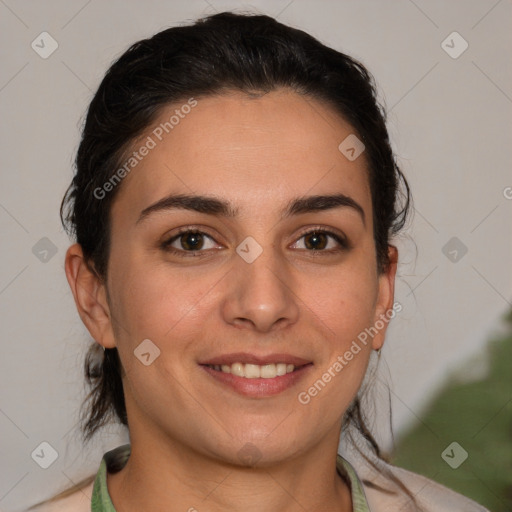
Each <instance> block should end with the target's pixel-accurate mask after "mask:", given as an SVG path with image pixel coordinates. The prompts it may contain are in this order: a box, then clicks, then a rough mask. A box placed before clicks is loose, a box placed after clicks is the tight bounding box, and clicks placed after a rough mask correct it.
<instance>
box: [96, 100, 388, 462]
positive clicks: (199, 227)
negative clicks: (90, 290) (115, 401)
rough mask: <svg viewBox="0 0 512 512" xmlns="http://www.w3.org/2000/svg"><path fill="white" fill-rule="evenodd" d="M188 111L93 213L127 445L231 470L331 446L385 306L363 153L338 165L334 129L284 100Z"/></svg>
mask: <svg viewBox="0 0 512 512" xmlns="http://www.w3.org/2000/svg"><path fill="white" fill-rule="evenodd" d="M184 104H186V102H184ZM190 104H192V103H190ZM194 105H195V106H193V107H191V108H180V107H181V105H173V106H172V107H168V108H166V109H165V110H163V111H162V112H161V115H160V116H159V118H158V120H157V121H156V123H155V124H154V125H152V127H151V128H150V129H148V130H147V132H146V133H145V134H144V135H143V136H142V137H141V138H140V140H139V141H138V142H137V143H136V144H134V146H133V150H134V151H137V155H138V156H137V155H136V156H135V158H137V164H136V165H135V166H133V168H132V169H131V170H130V172H129V174H128V175H127V176H126V177H125V178H124V180H123V182H122V185H121V187H122V188H121V190H120V191H119V194H118V196H117V197H116V199H115V201H114V203H113V206H112V210H111V219H112V230H111V252H110V259H109V267H108V280H107V290H108V297H109V301H108V310H109V316H110V318H111V319H112V324H111V328H107V329H103V330H102V331H101V334H97V335H96V339H97V340H98V341H99V342H100V343H102V344H103V345H105V346H107V347H113V346H116V347H117V348H118V350H119V354H120V358H121V361H122V365H123V367H124V369H125V372H126V375H125V377H124V381H123V382H124V388H125V395H126V402H127V409H128V421H129V424H130V434H131V438H132V442H133V441H134V439H135V438H138V439H139V440H140V441H139V442H140V443H144V442H146V443H151V442H156V441H158V442H161V441H162V440H164V439H167V440H169V439H171V440H173V442H175V443H176V444H177V445H179V446H182V447H187V448H190V449H192V450H195V451H196V452H198V453H200V454H202V455H206V456H209V457H214V458H218V459H222V460H228V461H231V462H235V463H240V462H241V461H244V460H245V461H251V460H252V462H254V461H255V460H256V459H260V458H261V462H269V463H271V462H273V461H277V460H285V459H286V458H288V457H292V456H296V455H298V454H300V453H303V452H305V451H306V450H309V449H312V448H313V447H314V446H318V443H320V442H322V441H325V440H327V439H329V440H330V441H329V442H332V443H334V442H335V443H336V445H337V440H338V436H339V430H340V427H341V421H342V416H343V413H344V412H345V410H346V408H347V407H348V405H349V404H350V402H351V401H352V399H353V398H354V396H355V394H356V392H357V390H358V388H359V386H360V384H361V381H362V378H363V376H364V373H365V370H366V367H367V363H368V358H369V356H370V353H371V350H372V348H373V349H378V348H380V345H381V344H382V342H383V337H384V332H385V326H384V327H382V328H381V329H378V333H377V334H375V335H374V336H373V337H372V336H368V334H367V336H366V344H364V343H362V342H361V340H362V338H364V336H363V335H362V334H361V333H364V332H365V329H369V328H370V327H372V326H374V324H375V323H376V322H377V321H378V320H379V319H382V318H383V315H384V313H385V312H386V311H388V310H389V309H390V308H391V306H392V303H393V296H392V295H393V281H394V272H395V265H391V267H390V270H389V271H388V272H387V273H385V274H381V275H379V274H378V273H377V266H376V253H375V245H374V238H373V224H372V203H371V196H370V190H369V185H368V176H367V170H366V167H365V165H366V162H365V154H364V152H363V153H362V154H361V155H360V156H359V157H358V158H356V159H355V160H354V159H353V158H351V159H348V158H347V157H346V156H344V154H343V153H342V152H341V151H340V149H338V146H339V145H340V143H341V142H342V141H344V140H345V139H346V138H347V137H348V136H349V135H351V134H352V133H353V130H352V129H351V126H350V125H349V124H347V123H346V122H344V121H343V120H342V119H340V118H339V117H338V116H337V115H335V114H334V113H333V112H332V110H331V109H330V108H328V107H326V106H325V105H323V104H321V103H319V102H317V101H314V100H312V99H305V98H304V97H301V96H299V95H297V94H295V93H292V92H289V91H285V90H279V91H275V92H272V93H269V94H267V95H265V96H263V97H261V98H249V97H248V96H247V95H244V94H241V93H233V94H229V95H227V94H226V95H222V96H218V97H210V98H204V99H198V100H197V104H194ZM176 110H179V111H180V113H181V114H180V115H179V121H178V122H177V123H176V119H174V120H173V121H172V123H173V124H172V125H171V124H168V125H166V126H167V131H168V133H167V132H166V130H165V129H163V128H162V125H161V124H160V123H165V122H167V121H169V119H170V117H171V116H172V115H173V114H175V111H176ZM169 126H172V128H169ZM159 127H160V128H159ZM157 134H158V136H157ZM148 136H149V137H150V138H151V140H152V142H150V141H149V139H148ZM160 139H161V140H160ZM350 140H351V139H349V141H350ZM143 145H146V147H148V148H149V149H148V151H144V150H142V151H139V148H140V147H141V146H143ZM152 146H154V147H152ZM345 152H346V154H348V155H349V156H352V153H353V152H351V151H350V149H349V150H348V153H347V151H345ZM142 153H145V156H143V155H142ZM132 156H133V155H132ZM132 164H133V162H132ZM178 195H179V196H187V197H188V198H186V199H184V198H182V200H181V201H178V200H176V199H174V200H173V196H178ZM196 196H197V197H199V196H200V198H196V199H194V197H196ZM319 196H326V197H325V198H323V199H322V198H319ZM206 198H208V199H210V201H206ZM154 205H157V206H154ZM183 230H190V231H191V232H192V233H188V234H187V233H182V231H183ZM324 231H325V232H328V233H323V232H324ZM311 232H313V233H312V234H311ZM308 233H310V234H308ZM382 323H383V322H382V321H381V322H380V323H379V325H381V324H382ZM98 332H99V331H97V333H98ZM366 332H367V333H368V331H366ZM372 332H373V331H372ZM358 336H359V340H358ZM98 338H100V339H98ZM144 340H146V341H144ZM147 340H150V341H147ZM354 341H355V342H356V346H357V347H359V350H357V348H355V347H356V346H355V345H354V343H353V342H354ZM141 343H142V345H141ZM347 351H348V352H351V353H352V357H350V356H349V355H348V356H345V354H346V353H347ZM158 354H159V355H158ZM342 361H343V362H342ZM336 362H338V365H336ZM237 363H242V364H241V365H240V364H238V365H237ZM244 363H251V364H254V363H259V365H256V366H245V364H244ZM292 364H293V365H294V370H293V371H291V370H292V367H291V366H289V365H292ZM208 365H211V366H208ZM216 365H223V369H224V371H223V370H222V368H221V370H220V371H219V367H218V366H216ZM283 365H284V366H283ZM340 366H341V369H340ZM285 371H288V372H290V371H291V373H286V374H285V375H277V376H275V375H276V374H277V373H279V374H281V373H283V372H285ZM227 372H229V373H227ZM261 372H263V377H261V376H260V377H259V378H254V379H252V378H249V377H251V376H254V375H261ZM326 374H328V375H327V377H326V376H325V375H326ZM329 376H330V378H329ZM264 377H269V378H264ZM318 381H321V382H320V383H319V382H318ZM315 383H316V387H315ZM315 390H316V391H315ZM248 443H250V444H248ZM251 445H254V446H251Z"/></svg>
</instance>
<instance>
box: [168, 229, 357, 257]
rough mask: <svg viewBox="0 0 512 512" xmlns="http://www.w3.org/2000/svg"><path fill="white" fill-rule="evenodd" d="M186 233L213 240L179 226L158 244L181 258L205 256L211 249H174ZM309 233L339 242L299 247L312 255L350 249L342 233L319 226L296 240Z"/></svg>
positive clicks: (194, 230)
mask: <svg viewBox="0 0 512 512" xmlns="http://www.w3.org/2000/svg"><path fill="white" fill-rule="evenodd" d="M187 233H191V234H197V235H203V236H206V237H207V238H210V239H211V240H213V241H215V240H214V238H213V237H212V236H210V235H209V234H208V233H205V232H204V231H200V230H199V229H197V228H192V227H184V228H181V229H180V230H179V231H178V233H177V234H175V235H173V236H172V237H171V238H169V239H167V240H165V241H164V242H162V244H161V245H160V248H161V249H162V250H164V251H165V252H168V253H171V254H173V255H176V256H179V257H182V258H190V257H193V258H194V257H195V258H197V257H205V256H207V254H201V253H207V252H209V251H211V250H212V249H206V250H202V249H200V250H197V251H186V250H183V249H176V248H174V247H171V244H172V243H173V242H174V241H175V240H177V239H178V238H179V237H180V236H181V235H183V234H187ZM311 234H324V235H327V236H329V237H331V238H333V239H334V240H335V241H336V242H337V243H338V244H339V246H340V247H339V248H337V249H310V250H309V249H300V250H303V251H307V252H309V253H312V254H313V255H316V254H320V253H325V255H329V254H333V253H336V252H340V251H344V250H348V249H350V245H349V243H348V241H347V240H346V238H345V237H343V236H342V235H339V234H337V233H334V232H332V231H329V230H327V229H324V228H320V227H317V228H312V229H308V230H307V231H305V232H303V233H301V235H300V236H299V238H298V239H297V240H300V239H301V238H304V237H305V236H307V235H311Z"/></svg>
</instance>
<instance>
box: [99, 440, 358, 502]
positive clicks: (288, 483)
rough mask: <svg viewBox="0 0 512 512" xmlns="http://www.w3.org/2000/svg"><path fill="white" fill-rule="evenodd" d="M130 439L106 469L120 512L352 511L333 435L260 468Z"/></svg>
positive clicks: (171, 445) (166, 444) (164, 443)
mask: <svg viewBox="0 0 512 512" xmlns="http://www.w3.org/2000/svg"><path fill="white" fill-rule="evenodd" d="M131 439H132V445H131V455H130V458H129V459H128V462H127V463H126V465H125V467H124V468H123V469H122V470H121V471H119V472H118V473H115V474H108V475H107V485H108V489H109V493H110V496H111V499H112V502H113V504H114V507H115V508H116V510H119V511H122V512H132V511H133V512H135V511H140V510H166V511H168V512H174V511H176V512H177V511H180V512H183V511H189V512H194V511H197V512H203V511H204V510H208V511H210V512H220V511H227V512H230V511H238V510H244V512H259V511H261V510H265V511H268V512H278V511H279V512H299V511H300V512H303V511H304V510H308V511H311V512H313V511H317V510H318V511H320V510H321V511H323V512H330V511H332V512H334V511H336V512H340V511H341V512H351V511H352V500H351V496H350V489H349V486H348V485H347V483H345V481H344V480H343V479H342V478H341V477H340V476H339V475H338V473H337V472H336V449H337V437H333V439H330V440H326V441H325V443H321V445H318V446H317V447H314V449H312V450H311V451H309V452H305V453H304V454H302V455H300V456H297V457H296V458H294V459H292V460H287V461H283V462H280V463H276V464H273V465H270V466H268V467H265V468H254V467H252V468H251V467H240V466H235V465H232V464H228V463H224V462H222V461H219V460H217V459H213V458H210V457H207V456H205V455H204V454H200V453H198V452H195V451H193V450H190V449H188V448H187V447H183V446H180V445H177V444H176V443H173V442H172V441H169V439H168V438H167V439H166V440H165V441H164V440H162V439H158V440H157V438H155V437H153V438H152V439H151V440H150V441H148V440H147V439H148V436H145V438H144V439H140V440H139V439H137V436H133V435H132V436H131ZM326 445H328V446H326Z"/></svg>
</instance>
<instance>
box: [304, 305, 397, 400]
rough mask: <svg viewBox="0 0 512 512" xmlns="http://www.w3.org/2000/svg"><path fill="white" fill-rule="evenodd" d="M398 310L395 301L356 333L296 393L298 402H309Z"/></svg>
mask: <svg viewBox="0 0 512 512" xmlns="http://www.w3.org/2000/svg"><path fill="white" fill-rule="evenodd" d="M400 311H402V304H400V302H395V303H394V304H393V307H392V308H391V309H388V310H387V311H386V312H385V313H382V314H381V315H380V316H379V319H378V320H377V321H376V322H375V323H374V324H373V325H372V326H371V327H367V328H366V329H365V330H364V331H361V332H360V333H359V334H358V336H357V339H355V340H353V341H352V344H351V345H350V348H349V349H348V350H346V351H345V353H344V354H343V355H339V356H338V357H337V358H336V361H334V363H333V364H332V365H331V366H330V367H329V368H327V370H326V371H325V372H324V373H323V374H322V376H321V377H320V378H319V379H318V380H317V381H316V382H315V383H314V384H313V385H312V386H310V387H309V388H308V389H307V390H306V391H301V392H300V393H299V394H298V395H297V399H298V401H299V403H301V404H302V405H307V404H309V402H311V399H312V398H314V397H315V396H317V395H318V393H320V391H322V389H324V388H325V386H326V385H327V384H328V383H329V382H331V380H332V379H333V378H334V377H336V375H338V374H339V373H340V372H341V371H342V370H343V368H345V366H347V365H348V363H349V362H350V361H352V359H354V356H355V355H357V354H359V352H361V350H362V347H361V345H364V346H366V345H367V344H368V341H370V340H371V339H373V338H374V337H375V336H376V335H377V333H378V332H379V331H381V330H382V329H384V327H385V326H386V325H387V324H388V323H389V321H390V320H391V319H392V318H394V317H395V316H396V314H397V313H400Z"/></svg>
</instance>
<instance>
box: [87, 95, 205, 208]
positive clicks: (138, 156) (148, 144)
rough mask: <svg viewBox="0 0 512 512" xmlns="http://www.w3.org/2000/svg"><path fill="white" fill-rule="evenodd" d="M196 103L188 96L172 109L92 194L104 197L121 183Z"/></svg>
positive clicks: (97, 197)
mask: <svg viewBox="0 0 512 512" xmlns="http://www.w3.org/2000/svg"><path fill="white" fill-rule="evenodd" d="M196 105H197V100H195V99H194V98H189V99H188V101H187V103H184V104H183V105H181V107H180V108H177V109H175V110H174V114H172V115H171V116H170V117H169V119H168V120H167V121H164V122H162V123H160V124H159V125H158V126H157V127H156V128H154V129H153V131H152V132H151V135H148V136H147V138H146V140H145V141H144V143H143V144H142V145H141V146H140V147H139V149H138V150H137V151H133V152H132V154H131V155H130V156H129V157H128V158H127V159H126V161H125V162H124V164H123V165H122V166H121V167H119V169H117V171H116V172H115V173H114V174H113V175H112V176H111V177H110V178H109V179H108V180H107V181H106V182H105V183H104V184H103V185H102V186H101V187H96V188H95V189H94V192H93V195H94V197H95V198H96V199H99V200H101V199H104V198H105V196H106V195H107V194H108V193H109V192H112V190H114V188H115V187H116V186H117V185H119V183H121V181H122V180H123V178H125V177H126V176H127V175H128V174H130V172H131V171H132V170H133V169H134V168H135V167H137V165H139V163H140V162H142V160H144V158H145V157H146V156H147V155H149V153H150V151H151V150H152V149H155V148H156V146H157V145H158V143H159V142H161V141H162V140H163V138H164V137H165V135H167V134H169V133H171V131H172V130H173V129H174V128H175V127H176V126H178V124H180V122H181V120H182V119H185V117H186V115H187V114H189V113H190V112H191V110H192V108H194V107H195V106H196Z"/></svg>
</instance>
